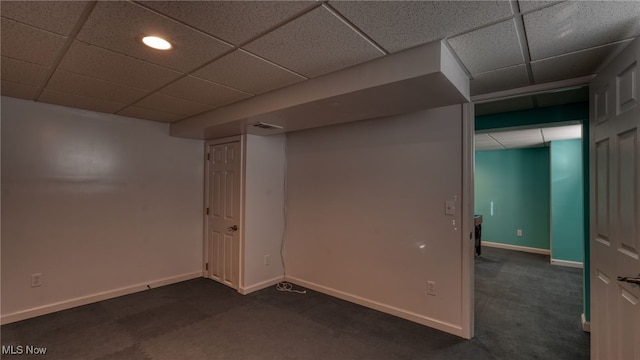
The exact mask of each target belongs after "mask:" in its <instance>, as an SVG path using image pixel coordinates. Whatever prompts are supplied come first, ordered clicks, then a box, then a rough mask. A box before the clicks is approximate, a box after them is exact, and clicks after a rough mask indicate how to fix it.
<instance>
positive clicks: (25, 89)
mask: <svg viewBox="0 0 640 360" xmlns="http://www.w3.org/2000/svg"><path fill="white" fill-rule="evenodd" d="M0 89H2V96H11V97H15V98H20V99H27V100H33V98H34V97H35V96H36V94H37V93H38V88H37V87H35V86H31V85H26V84H20V83H16V82H13V81H9V80H5V79H2V84H1V85H0Z"/></svg>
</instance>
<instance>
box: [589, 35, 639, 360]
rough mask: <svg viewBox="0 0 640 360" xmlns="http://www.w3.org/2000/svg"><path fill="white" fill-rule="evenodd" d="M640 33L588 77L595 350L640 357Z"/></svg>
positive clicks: (599, 354)
mask: <svg viewBox="0 0 640 360" xmlns="http://www.w3.org/2000/svg"><path fill="white" fill-rule="evenodd" d="M639 59H640V39H636V40H635V41H634V42H633V43H631V45H629V46H628V47H627V48H626V49H625V50H624V51H623V52H622V53H621V54H620V55H619V56H618V57H617V58H616V59H615V60H614V61H613V62H612V63H611V64H609V65H608V66H607V67H606V68H605V69H604V70H603V71H602V72H601V73H600V74H598V76H597V77H596V78H595V79H593V80H592V82H591V84H590V115H589V117H590V119H589V125H590V135H591V140H590V153H591V354H592V358H593V359H601V360H605V359H609V360H611V359H628V360H632V359H635V360H640V285H638V284H635V283H634V278H638V277H640V259H639V256H640V185H639V179H640V139H639V138H640V130H639V127H640V104H639V103H638V102H639V99H638V95H639V94H640V74H639V71H638V70H640V69H639V67H638V63H639V61H640V60H639Z"/></svg>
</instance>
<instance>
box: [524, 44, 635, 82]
mask: <svg viewBox="0 0 640 360" xmlns="http://www.w3.org/2000/svg"><path fill="white" fill-rule="evenodd" d="M628 44H629V42H622V43H616V44H612V45H605V46H601V47H597V48H592V49H588V50H584V51H578V52H575V53H571V54H567V55H562V56H558V57H553V58H548V59H545V60H539V61H534V62H532V63H531V70H532V72H533V80H534V82H535V83H536V84H543V83H546V82H551V81H556V80H563V79H571V78H574V77H579V76H584V75H590V74H593V73H594V72H595V71H596V69H597V68H598V66H600V64H601V63H602V61H603V59H605V58H606V57H607V56H608V55H610V54H612V53H613V52H615V51H616V50H619V49H620V48H622V47H624V46H626V45H628Z"/></svg>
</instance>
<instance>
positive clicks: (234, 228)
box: [227, 225, 238, 232]
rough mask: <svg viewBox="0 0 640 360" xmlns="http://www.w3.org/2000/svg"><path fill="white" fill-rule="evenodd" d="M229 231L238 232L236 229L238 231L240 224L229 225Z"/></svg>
mask: <svg viewBox="0 0 640 360" xmlns="http://www.w3.org/2000/svg"><path fill="white" fill-rule="evenodd" d="M227 231H228V232H236V231H238V225H233V226H229V227H228V228H227Z"/></svg>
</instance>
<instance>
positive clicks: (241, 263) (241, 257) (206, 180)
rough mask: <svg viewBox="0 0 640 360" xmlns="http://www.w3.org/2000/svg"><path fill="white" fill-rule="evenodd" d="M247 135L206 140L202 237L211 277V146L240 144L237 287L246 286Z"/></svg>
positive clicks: (203, 274)
mask: <svg viewBox="0 0 640 360" xmlns="http://www.w3.org/2000/svg"><path fill="white" fill-rule="evenodd" d="M245 139H246V137H245V136H244V135H238V136H230V137H225V138H221V139H214V140H208V141H206V142H205V146H204V163H205V169H204V177H205V178H204V199H203V203H204V211H203V213H202V214H203V215H202V216H203V223H204V234H203V238H202V276H203V277H206V278H209V272H208V270H207V269H206V268H205V266H206V264H207V262H208V260H209V259H208V253H209V252H208V251H209V249H208V248H207V236H208V233H209V224H208V221H207V208H209V207H210V204H209V191H210V189H209V160H208V158H207V156H208V154H209V147H211V146H214V145H220V144H228V143H232V142H238V143H239V144H240V146H239V148H240V204H238V205H239V208H240V218H239V224H238V241H239V244H238V246H239V259H238V284H237V289H236V290H238V291H239V289H242V288H244V198H245V164H246V141H245Z"/></svg>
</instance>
